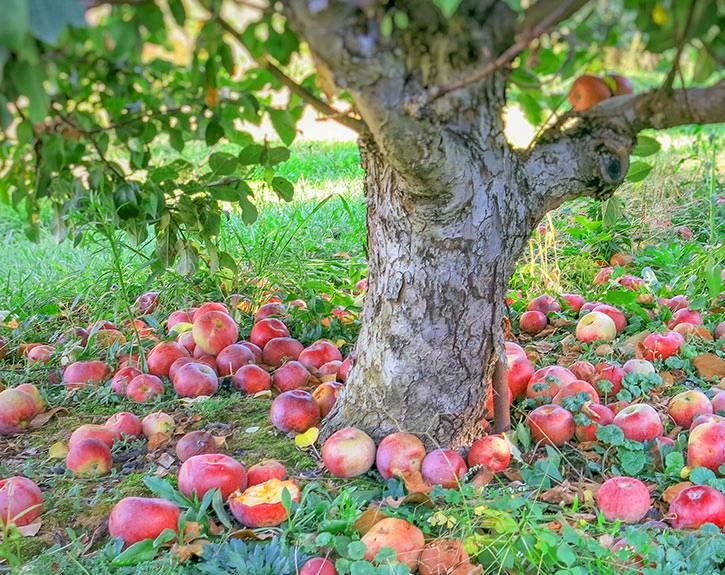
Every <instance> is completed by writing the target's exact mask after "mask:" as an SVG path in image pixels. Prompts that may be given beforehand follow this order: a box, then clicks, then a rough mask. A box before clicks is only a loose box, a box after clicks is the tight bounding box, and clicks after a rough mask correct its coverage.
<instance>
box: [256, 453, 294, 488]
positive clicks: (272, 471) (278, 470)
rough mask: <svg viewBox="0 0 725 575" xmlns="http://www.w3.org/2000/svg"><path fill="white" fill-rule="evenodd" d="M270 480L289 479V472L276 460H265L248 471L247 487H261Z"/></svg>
mask: <svg viewBox="0 0 725 575" xmlns="http://www.w3.org/2000/svg"><path fill="white" fill-rule="evenodd" d="M270 479H279V480H280V481H284V480H285V479H287V470H286V469H285V467H284V465H282V464H281V463H280V462H279V461H277V460H276V459H264V460H263V461H260V462H259V463H255V464H254V465H252V467H250V468H249V469H248V470H247V485H248V486H249V487H251V486H252V485H259V484H260V483H264V482H265V481H269V480H270Z"/></svg>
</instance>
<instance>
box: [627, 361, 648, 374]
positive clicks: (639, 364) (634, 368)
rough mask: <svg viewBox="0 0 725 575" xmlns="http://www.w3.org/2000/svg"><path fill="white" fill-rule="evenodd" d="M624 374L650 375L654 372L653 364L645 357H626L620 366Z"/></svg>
mask: <svg viewBox="0 0 725 575" xmlns="http://www.w3.org/2000/svg"><path fill="white" fill-rule="evenodd" d="M622 369H623V370H624V373H625V374H628V373H637V374H639V375H652V374H653V373H656V370H655V366H654V365H652V364H651V363H650V362H649V361H647V360H646V359H628V360H627V361H625V362H624V365H623V366H622Z"/></svg>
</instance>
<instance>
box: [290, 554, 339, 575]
mask: <svg viewBox="0 0 725 575" xmlns="http://www.w3.org/2000/svg"><path fill="white" fill-rule="evenodd" d="M299 575H337V569H335V564H334V563H333V562H332V561H330V560H329V559H325V558H324V557H313V558H312V559H310V560H309V561H307V562H306V563H305V564H304V565H303V566H302V569H300V574H299Z"/></svg>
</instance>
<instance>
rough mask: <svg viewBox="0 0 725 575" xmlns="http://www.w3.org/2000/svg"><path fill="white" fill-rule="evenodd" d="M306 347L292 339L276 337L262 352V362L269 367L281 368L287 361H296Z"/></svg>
mask: <svg viewBox="0 0 725 575" xmlns="http://www.w3.org/2000/svg"><path fill="white" fill-rule="evenodd" d="M304 349H305V346H304V345H302V344H301V343H300V342H299V341H297V340H296V339H294V338H291V337H275V338H274V339H270V340H269V341H268V342H267V345H265V346H264V349H263V350H262V361H263V362H264V363H265V364H266V365H269V366H272V367H279V366H280V365H282V364H283V363H284V362H285V361H290V360H295V359H297V358H298V357H299V356H300V353H302V350H304Z"/></svg>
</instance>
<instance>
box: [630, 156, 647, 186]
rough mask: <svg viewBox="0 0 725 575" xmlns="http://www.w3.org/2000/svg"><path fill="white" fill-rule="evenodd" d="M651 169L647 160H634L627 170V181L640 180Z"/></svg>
mask: <svg viewBox="0 0 725 575" xmlns="http://www.w3.org/2000/svg"><path fill="white" fill-rule="evenodd" d="M651 171H652V166H651V165H650V164H648V163H647V162H642V161H636V162H632V163H631V164H630V165H629V171H628V172H627V181H628V182H641V181H642V180H644V179H645V178H646V177H647V175H648V174H649V173H650V172H651Z"/></svg>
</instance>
